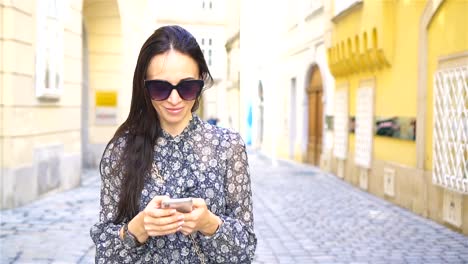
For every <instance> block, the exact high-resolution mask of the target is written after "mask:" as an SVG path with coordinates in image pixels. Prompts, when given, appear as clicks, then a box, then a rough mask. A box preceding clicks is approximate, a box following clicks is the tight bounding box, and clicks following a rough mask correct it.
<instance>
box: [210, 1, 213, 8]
mask: <svg viewBox="0 0 468 264" xmlns="http://www.w3.org/2000/svg"><path fill="white" fill-rule="evenodd" d="M212 8H213V3H212V2H211V1H210V9H212Z"/></svg>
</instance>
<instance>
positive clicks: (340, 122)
mask: <svg viewBox="0 0 468 264" xmlns="http://www.w3.org/2000/svg"><path fill="white" fill-rule="evenodd" d="M348 124H349V117H348V90H347V89H340V90H337V91H336V92H335V118H334V119H333V126H334V128H335V129H334V130H333V133H334V134H333V135H334V140H333V141H334V143H335V144H334V147H333V155H334V156H335V157H337V158H339V159H342V160H345V159H346V157H347V152H348Z"/></svg>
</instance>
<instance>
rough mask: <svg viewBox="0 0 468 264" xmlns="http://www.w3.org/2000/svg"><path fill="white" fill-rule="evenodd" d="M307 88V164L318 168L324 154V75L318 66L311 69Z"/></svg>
mask: <svg viewBox="0 0 468 264" xmlns="http://www.w3.org/2000/svg"><path fill="white" fill-rule="evenodd" d="M310 76H311V77H310V81H309V85H308V87H307V97H308V99H309V100H308V101H309V105H308V109H309V111H308V114H309V115H308V116H309V129H308V137H307V162H308V163H311V164H313V165H316V166H318V165H319V163H320V154H321V153H322V141H323V122H324V121H323V84H322V75H321V73H320V69H319V67H318V66H317V65H314V66H313V67H312V69H311V74H310Z"/></svg>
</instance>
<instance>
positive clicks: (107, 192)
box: [90, 139, 146, 263]
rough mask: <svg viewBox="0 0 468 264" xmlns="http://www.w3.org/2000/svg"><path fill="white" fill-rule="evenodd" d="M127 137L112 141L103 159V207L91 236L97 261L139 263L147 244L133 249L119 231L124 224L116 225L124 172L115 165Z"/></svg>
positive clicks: (101, 170)
mask: <svg viewBox="0 0 468 264" xmlns="http://www.w3.org/2000/svg"><path fill="white" fill-rule="evenodd" d="M123 144H124V143H123V140H122V139H120V140H117V142H115V143H110V144H109V145H108V147H107V148H106V150H105V151H104V155H103V157H102V161H101V168H100V172H101V202H100V204H101V210H100V213H99V222H98V223H96V224H95V225H93V227H92V228H91V230H90V235H91V238H92V239H93V241H94V243H95V244H96V259H95V263H136V262H137V260H138V259H141V255H142V253H143V252H144V250H145V247H146V245H143V246H140V247H137V248H131V247H129V246H128V245H126V244H124V243H123V242H122V240H121V239H120V237H119V230H120V229H121V228H122V226H123V224H124V223H118V224H114V223H113V221H114V219H115V217H116V215H117V205H118V201H119V193H120V186H121V184H120V182H121V176H122V175H114V174H113V173H112V172H113V171H115V170H112V168H115V166H116V162H117V158H118V157H119V155H120V153H121V149H122V145H123Z"/></svg>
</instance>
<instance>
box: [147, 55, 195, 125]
mask: <svg viewBox="0 0 468 264" xmlns="http://www.w3.org/2000/svg"><path fill="white" fill-rule="evenodd" d="M198 76H199V70H198V65H197V63H196V62H195V60H194V59H192V58H191V57H190V56H188V55H185V54H183V53H180V52H178V51H175V50H170V51H168V52H166V53H163V54H159V55H156V56H154V57H153V58H152V59H151V61H150V64H149V66H148V70H147V72H146V79H147V80H163V81H167V82H169V83H171V84H172V85H177V84H178V83H179V82H180V81H182V80H187V79H199V78H198ZM151 102H152V104H153V107H154V109H155V110H156V112H157V113H158V115H159V119H160V120H161V127H162V128H163V129H164V130H166V131H167V132H169V133H171V132H175V133H177V134H178V133H180V132H182V130H183V129H184V128H185V127H186V126H187V124H188V123H189V121H190V119H191V118H192V112H191V109H192V107H193V105H194V104H195V100H191V101H186V100H184V99H182V98H181V97H180V95H179V93H178V92H177V90H176V89H173V90H172V92H171V94H170V95H169V97H168V98H167V99H165V100H162V101H155V100H151ZM171 134H173V133H171Z"/></svg>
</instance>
